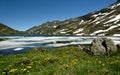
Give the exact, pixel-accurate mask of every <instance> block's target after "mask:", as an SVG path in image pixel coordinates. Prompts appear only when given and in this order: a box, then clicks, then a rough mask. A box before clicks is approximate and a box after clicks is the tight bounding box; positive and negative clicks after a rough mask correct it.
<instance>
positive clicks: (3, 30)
mask: <svg viewBox="0 0 120 75" xmlns="http://www.w3.org/2000/svg"><path fill="white" fill-rule="evenodd" d="M24 33H25V32H22V31H18V30H14V29H12V28H10V27H8V26H6V25H4V24H2V23H0V34H24Z"/></svg>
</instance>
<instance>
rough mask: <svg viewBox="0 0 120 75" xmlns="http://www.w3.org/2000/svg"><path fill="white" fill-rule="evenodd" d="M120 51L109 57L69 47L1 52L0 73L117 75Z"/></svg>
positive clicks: (119, 71)
mask: <svg viewBox="0 0 120 75" xmlns="http://www.w3.org/2000/svg"><path fill="white" fill-rule="evenodd" d="M119 50H120V49H119ZM119 50H118V52H117V53H116V54H113V55H111V56H92V55H89V54H87V53H86V52H84V51H82V50H80V49H79V48H78V47H73V46H70V47H62V48H56V49H55V50H45V51H42V52H41V51H39V50H31V51H29V52H28V53H26V54H18V55H9V56H3V55H1V56H0V75H120V61H119V60H120V52H119Z"/></svg>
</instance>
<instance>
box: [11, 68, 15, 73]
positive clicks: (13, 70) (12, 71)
mask: <svg viewBox="0 0 120 75" xmlns="http://www.w3.org/2000/svg"><path fill="white" fill-rule="evenodd" d="M15 71H17V69H14V68H13V69H10V70H9V72H10V73H14V72H15Z"/></svg>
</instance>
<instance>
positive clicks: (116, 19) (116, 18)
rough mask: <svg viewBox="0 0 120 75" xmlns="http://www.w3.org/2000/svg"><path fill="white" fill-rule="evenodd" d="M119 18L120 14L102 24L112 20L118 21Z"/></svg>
mask: <svg viewBox="0 0 120 75" xmlns="http://www.w3.org/2000/svg"><path fill="white" fill-rule="evenodd" d="M119 20H120V14H119V15H117V16H116V17H115V18H113V19H111V20H109V21H107V22H105V23H104V24H107V23H110V22H113V21H119ZM115 23H116V22H115Z"/></svg>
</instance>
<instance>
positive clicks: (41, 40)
mask: <svg viewBox="0 0 120 75" xmlns="http://www.w3.org/2000/svg"><path fill="white" fill-rule="evenodd" d="M97 37H98V36H97ZM93 38H96V36H94V37H82V36H75V37H73V36H72V37H70V36H69V37H63V36H61V37H59V36H56V37H43V36H42V37H22V38H12V39H10V40H7V41H1V42H0V50H3V49H9V48H16V49H14V50H21V49H22V48H24V47H31V48H32V47H37V46H41V44H42V46H43V47H61V46H67V45H78V44H90V43H91V42H92V40H93ZM107 38H111V39H113V40H114V42H115V44H120V37H107Z"/></svg>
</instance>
